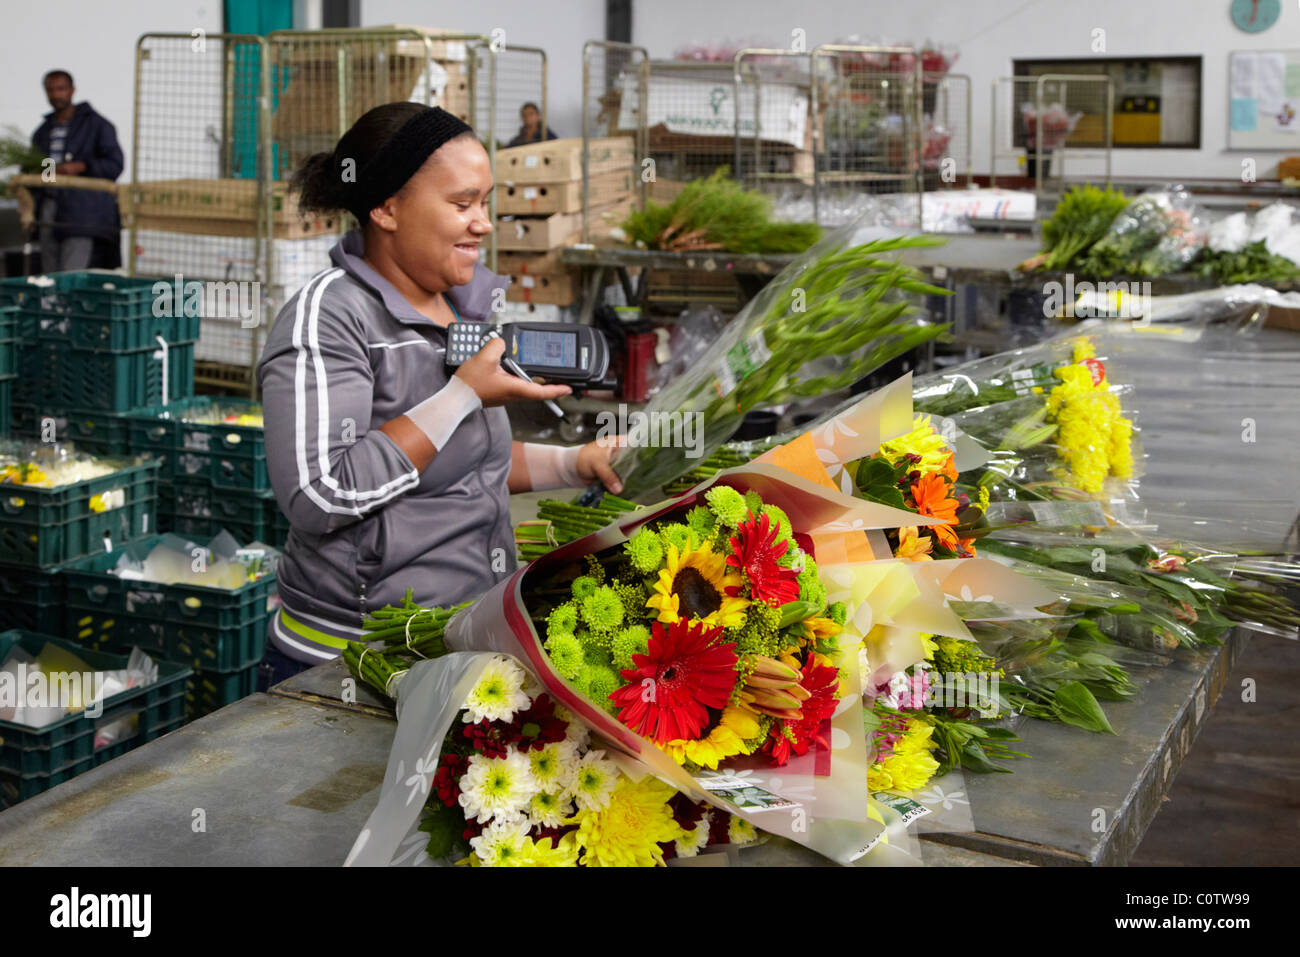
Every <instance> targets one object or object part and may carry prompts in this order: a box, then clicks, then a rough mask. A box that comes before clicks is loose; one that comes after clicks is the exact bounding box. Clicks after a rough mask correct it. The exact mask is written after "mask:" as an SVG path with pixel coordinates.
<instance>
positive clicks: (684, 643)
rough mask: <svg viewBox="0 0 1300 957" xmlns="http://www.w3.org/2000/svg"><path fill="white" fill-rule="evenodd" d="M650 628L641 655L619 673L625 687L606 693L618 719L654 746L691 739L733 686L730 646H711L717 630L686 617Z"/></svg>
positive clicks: (723, 704)
mask: <svg viewBox="0 0 1300 957" xmlns="http://www.w3.org/2000/svg"><path fill="white" fill-rule="evenodd" d="M651 629H652V631H651V636H650V643H649V646H648V647H647V649H646V652H647V653H646V654H644V655H633V656H632V662H633V664H635V665H636V667H635V668H628V669H626V670H624V671H623V672H621V674H622V676H623V680H624V681H626V682H628V684H626V685H624V686H623V687H622V688H619V689H618V690H617V691H615V692H614V693H613V694H611V695H610V699H611V700H612V701H613V702H614V704H616V705H618V706H619V712H618V720H619V721H622V722H623V723H624V724H625V725H627V726H628V727H629V728H631V729H632V730H633V731H635V732H636V733H637V734H639V735H641V736H642V737H648V738H653V739H654V741H655V743H656V744H665V743H666V742H668V741H693V740H696V739H697V738H699V736H700V734H701V733H702V732H703V730H704V728H705V726H706V725H707V724H708V723H709V720H710V718H709V712H708V709H709V708H716V709H722V708H724V707H726V704H727V699H728V698H729V697H730V696H731V690H732V688H733V687H735V684H736V671H735V668H736V645H735V642H725V643H715V641H716V639H717V637H718V636H719V635H721V634H722V629H721V628H711V627H709V626H708V625H706V624H704V623H703V622H698V621H697V622H690V621H687V620H686V619H678V620H677V621H676V622H674V623H673V624H672V625H670V626H668V627H667V628H665V627H664V626H663V625H661V624H660V623H659V622H654V623H653V624H652V625H651Z"/></svg>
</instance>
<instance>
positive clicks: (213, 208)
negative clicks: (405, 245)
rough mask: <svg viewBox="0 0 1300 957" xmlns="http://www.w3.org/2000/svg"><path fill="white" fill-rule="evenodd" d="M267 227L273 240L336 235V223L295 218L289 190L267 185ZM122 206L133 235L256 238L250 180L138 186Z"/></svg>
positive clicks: (332, 219) (254, 186)
mask: <svg viewBox="0 0 1300 957" xmlns="http://www.w3.org/2000/svg"><path fill="white" fill-rule="evenodd" d="M271 190H272V191H271V226H272V229H273V235H274V236H275V237H276V238H277V239H302V238H307V237H310V236H321V235H325V234H327V233H333V232H337V231H338V226H339V221H338V219H337V218H335V217H320V216H316V217H310V218H306V219H304V218H303V217H301V216H300V215H299V213H298V198H297V195H296V194H291V193H290V192H289V184H288V183H285V182H282V181H281V182H275V183H272V184H271ZM124 192H125V195H126V202H125V204H124V205H125V206H126V207H128V208H129V211H130V212H131V213H133V214H134V216H135V222H136V228H137V229H154V230H159V231H161V232H169V233H189V234H192V235H210V236H256V235H257V222H258V218H259V216H258V214H259V212H260V210H259V203H260V202H261V200H259V198H258V195H257V181H256V180H251V179H169V180H156V181H153V182H145V183H136V184H134V185H132V186H130V187H129V188H128V189H127V190H125V191H124Z"/></svg>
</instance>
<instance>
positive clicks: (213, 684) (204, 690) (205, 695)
mask: <svg viewBox="0 0 1300 957" xmlns="http://www.w3.org/2000/svg"><path fill="white" fill-rule="evenodd" d="M258 664H259V662H256V661H255V662H253V663H252V664H251V665H249V666H248V667H246V668H240V669H238V670H235V671H199V670H196V671H195V672H194V674H193V675H192V676H191V677H190V680H189V686H188V688H187V690H186V692H185V713H186V715H187V716H188V717H189V719H190V720H191V721H192V720H194V719H195V718H201V717H203V716H204V715H205V714H211V713H212V712H213V711H216V710H217V709H219V708H224V707H225V706H226V705H228V704H234V703H235V702H236V701H238V700H239V699H240V698H247V697H248V696H249V695H250V694H252V693H253V692H254V691H256V690H257V670H258Z"/></svg>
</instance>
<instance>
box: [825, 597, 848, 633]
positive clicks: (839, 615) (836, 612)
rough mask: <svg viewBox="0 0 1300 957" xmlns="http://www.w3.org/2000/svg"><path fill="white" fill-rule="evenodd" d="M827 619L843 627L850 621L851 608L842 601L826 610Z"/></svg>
mask: <svg viewBox="0 0 1300 957" xmlns="http://www.w3.org/2000/svg"><path fill="white" fill-rule="evenodd" d="M826 617H827V618H829V619H830V620H831V621H833V622H835V624H837V625H840V626H841V627H843V625H844V624H845V623H846V622H847V621H848V620H849V606H848V605H846V604H844V602H842V601H837V602H835V603H833V604H832V605H831V606H830V608H828V609H826Z"/></svg>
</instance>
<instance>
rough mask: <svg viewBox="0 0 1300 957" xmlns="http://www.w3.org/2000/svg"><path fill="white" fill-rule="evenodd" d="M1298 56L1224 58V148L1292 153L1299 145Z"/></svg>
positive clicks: (1292, 53)
mask: <svg viewBox="0 0 1300 957" xmlns="http://www.w3.org/2000/svg"><path fill="white" fill-rule="evenodd" d="M1298 131H1300V50H1262V51H1254V52H1235V53H1231V54H1229V57H1228V148H1229V149H1294V148H1295V146H1296V140H1300V136H1297V132H1298Z"/></svg>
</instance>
